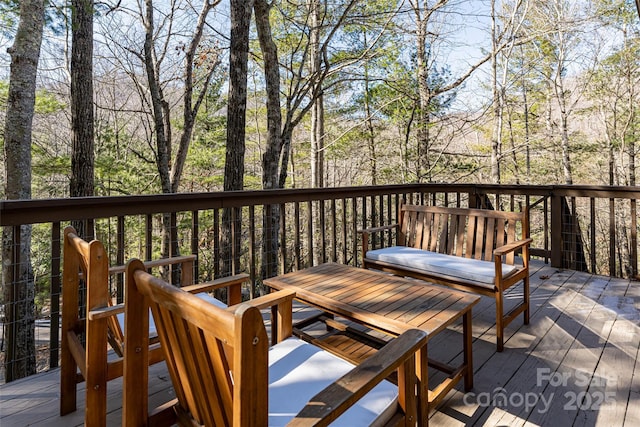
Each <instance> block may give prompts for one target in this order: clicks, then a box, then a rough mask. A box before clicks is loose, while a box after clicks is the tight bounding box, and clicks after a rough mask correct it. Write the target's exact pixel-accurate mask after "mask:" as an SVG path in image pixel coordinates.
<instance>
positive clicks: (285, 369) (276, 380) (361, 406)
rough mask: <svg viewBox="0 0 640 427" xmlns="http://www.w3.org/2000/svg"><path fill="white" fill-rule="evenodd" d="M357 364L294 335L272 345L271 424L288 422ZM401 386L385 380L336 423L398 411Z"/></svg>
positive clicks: (351, 426) (350, 424)
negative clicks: (310, 400)
mask: <svg viewBox="0 0 640 427" xmlns="http://www.w3.org/2000/svg"><path fill="white" fill-rule="evenodd" d="M353 367H354V365H352V364H351V363H349V362H347V361H345V360H342V359H340V358H339V357H337V356H335V355H333V354H331V353H329V352H327V351H324V350H322V349H320V348H318V347H316V346H314V345H312V344H309V343H307V342H305V341H302V340H300V339H298V338H295V337H292V338H288V339H286V340H284V341H283V342H281V343H278V344H276V345H275V346H273V347H271V348H270V349H269V426H284V425H286V424H287V423H288V422H289V421H291V419H292V418H293V417H294V416H295V415H296V414H297V413H298V412H300V411H301V410H302V408H303V407H304V406H305V405H306V404H307V402H308V401H309V399H311V398H312V397H313V396H315V395H316V394H317V393H319V392H320V391H322V390H323V389H324V388H326V387H327V386H328V385H329V384H331V383H332V382H334V381H335V380H337V379H338V378H340V377H341V376H342V375H344V374H346V373H347V372H349V371H350V370H351V369H353ZM397 399H398V388H397V387H396V386H395V385H393V384H392V383H390V382H388V381H386V380H384V381H382V382H381V383H380V384H378V385H377V386H376V387H375V388H374V389H373V390H371V391H370V392H369V393H368V394H367V395H366V396H365V397H363V398H362V399H360V401H358V402H357V403H356V404H355V405H354V406H352V407H351V408H349V410H347V411H346V412H345V413H344V414H342V415H341V416H340V417H339V418H338V419H337V420H335V421H334V422H333V423H332V424H331V425H332V426H345V427H355V426H369V425H372V424H373V425H377V423H376V424H374V421H376V418H378V417H379V416H380V415H381V414H382V416H381V419H378V420H377V422H378V423H383V422H385V421H387V420H388V419H389V418H390V417H391V416H392V415H393V414H394V413H395V411H396V408H397V404H398V400H397Z"/></svg>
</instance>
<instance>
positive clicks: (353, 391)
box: [288, 329, 427, 426]
mask: <svg viewBox="0 0 640 427" xmlns="http://www.w3.org/2000/svg"><path fill="white" fill-rule="evenodd" d="M426 342H427V333H426V332H424V331H422V330H419V329H410V330H408V331H406V332H404V333H403V334H402V335H400V336H399V337H397V338H395V339H394V340H392V341H391V342H389V344H387V345H385V346H384V347H383V348H382V349H381V350H380V351H378V352H377V353H375V354H374V355H373V356H371V357H369V358H368V359H367V360H365V361H364V362H362V363H361V364H360V365H358V366H356V367H355V368H353V369H352V370H351V371H349V372H347V373H346V374H345V375H344V376H342V377H341V378H339V379H338V380H336V381H335V382H334V383H332V384H330V385H329V386H328V387H326V388H325V389H324V390H322V391H321V392H320V393H318V394H316V395H315V396H314V397H313V398H311V400H310V401H309V403H307V405H306V406H305V407H304V408H303V409H302V410H301V411H300V412H299V413H298V415H296V417H295V418H294V419H293V420H291V422H290V423H289V424H288V425H290V426H302V425H315V424H316V423H317V422H319V421H322V424H323V425H324V424H328V423H330V422H331V421H333V420H335V419H336V418H338V417H339V416H340V415H341V414H342V413H344V412H345V411H346V410H348V409H349V407H350V406H351V405H353V403H354V402H356V401H357V400H359V399H360V398H362V397H363V396H364V395H365V394H367V393H368V392H369V391H371V390H372V389H373V388H374V387H375V386H376V384H378V383H380V382H381V381H382V380H384V379H385V378H386V377H388V376H389V375H390V374H391V373H392V372H393V371H395V370H396V369H398V368H400V369H406V368H408V369H409V370H411V372H404V378H406V379H407V380H408V381H410V382H411V383H412V385H411V386H410V387H415V381H416V373H415V359H416V358H415V356H414V354H415V353H416V352H417V351H418V350H419V349H420V348H422V347H423V346H424V345H425V344H426ZM403 365H404V366H403ZM398 377H399V378H401V377H403V375H399V376H398ZM400 396H402V393H400ZM407 398H408V399H411V398H414V399H415V391H414V392H413V393H411V395H409V396H407ZM415 422H416V420H413V422H411V421H410V422H409V423H411V424H413V423H415Z"/></svg>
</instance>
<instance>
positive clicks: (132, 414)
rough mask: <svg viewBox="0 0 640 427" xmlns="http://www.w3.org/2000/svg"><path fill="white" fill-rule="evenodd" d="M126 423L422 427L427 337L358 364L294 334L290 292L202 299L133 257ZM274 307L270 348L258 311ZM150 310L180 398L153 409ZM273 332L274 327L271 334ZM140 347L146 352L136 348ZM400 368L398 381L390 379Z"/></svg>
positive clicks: (420, 334)
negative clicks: (421, 366)
mask: <svg viewBox="0 0 640 427" xmlns="http://www.w3.org/2000/svg"><path fill="white" fill-rule="evenodd" d="M126 292H127V299H126V304H125V306H126V308H125V318H126V330H127V334H126V337H125V357H124V360H125V363H124V385H123V394H124V403H123V425H124V426H136V427H137V426H144V425H169V424H174V423H178V424H179V425H189V426H193V425H205V426H247V427H248V426H267V425H270V426H272V425H285V424H287V425H328V424H330V423H334V422H335V423H334V424H332V425H347V426H350V427H353V426H358V425H370V424H373V425H393V426H399V425H403V426H415V425H416V423H417V422H418V417H417V407H416V398H415V395H416V373H415V353H416V351H417V350H418V349H420V348H421V347H423V346H424V345H425V344H426V339H427V336H426V333H425V332H424V331H420V330H414V329H412V330H408V331H407V332H405V333H404V334H402V335H401V336H400V337H398V338H396V339H394V340H393V341H391V342H390V343H389V344H387V345H386V346H385V347H383V348H382V349H381V350H380V351H379V352H377V353H376V354H374V355H373V356H372V357H371V358H369V359H367V360H365V361H364V362H363V363H362V364H360V365H358V366H355V367H354V365H352V364H351V363H349V362H347V361H345V360H343V359H340V358H338V357H337V356H335V355H332V354H330V353H328V352H326V351H324V350H321V349H319V348H318V347H316V346H314V345H312V344H310V343H307V342H305V341H302V340H300V339H298V338H295V337H292V336H291V332H292V323H291V321H292V300H293V298H294V296H295V294H294V293H293V292H291V291H279V292H275V293H272V294H269V295H265V296H263V297H260V298H256V299H254V300H251V301H248V302H244V303H241V304H238V305H235V306H231V307H228V308H226V309H225V308H220V307H218V306H215V305H212V304H209V303H207V302H205V301H201V300H199V299H198V298H195V297H193V296H192V295H190V294H188V293H186V292H184V291H182V290H180V289H178V288H176V287H173V286H171V285H169V284H168V283H166V282H164V281H163V280H162V279H160V278H157V277H155V276H153V275H151V274H149V273H147V272H146V270H145V267H144V265H143V264H142V262H140V261H139V260H132V261H130V262H129V264H128V266H127V274H126ZM272 306H277V311H275V312H276V313H277V316H276V317H275V319H274V322H273V323H272V325H273V328H275V329H276V330H277V333H276V334H275V335H276V336H277V341H278V342H277V343H276V344H274V345H272V346H271V347H270V345H269V341H268V338H267V331H266V328H265V324H264V322H263V317H262V313H261V311H260V310H261V309H266V308H268V307H272ZM148 307H151V311H152V313H153V317H154V319H155V323H156V326H157V328H158V333H159V335H160V342H161V347H162V349H163V350H164V352H165V358H166V362H167V367H168V370H169V373H170V376H171V380H172V383H173V387H174V389H175V394H176V397H177V398H176V399H175V400H174V401H172V402H170V403H167V404H165V405H163V406H162V408H161V409H157V410H154V411H153V412H152V415H149V410H148V393H147V391H146V389H145V387H146V386H147V384H148V371H147V370H146V369H143V367H144V366H146V365H147V363H148V358H149V352H148V350H147V349H148V337H149V334H148V332H147V330H146V328H147V327H148V317H147V316H145V315H143V313H145V311H146V310H147V309H148ZM272 332H273V330H272ZM136 349H142V351H136ZM395 371H397V373H398V381H397V383H398V385H397V386H396V385H393V384H391V383H390V382H389V381H387V380H386V379H385V378H387V377H388V376H389V375H390V374H392V373H393V372H395Z"/></svg>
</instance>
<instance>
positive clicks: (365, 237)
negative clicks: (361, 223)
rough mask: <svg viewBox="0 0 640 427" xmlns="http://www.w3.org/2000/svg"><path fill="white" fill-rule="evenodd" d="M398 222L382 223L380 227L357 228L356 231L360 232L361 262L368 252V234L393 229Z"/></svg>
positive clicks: (397, 225)
mask: <svg viewBox="0 0 640 427" xmlns="http://www.w3.org/2000/svg"><path fill="white" fill-rule="evenodd" d="M399 226H400V225H399V224H389V225H383V226H380V227H369V228H364V229H361V230H358V233H360V234H362V262H363V263H364V259H365V257H366V255H367V252H369V234H371V233H379V232H381V231H387V230H393V229H394V228H398V227H399Z"/></svg>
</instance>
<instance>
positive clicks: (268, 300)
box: [244, 289, 296, 310]
mask: <svg viewBox="0 0 640 427" xmlns="http://www.w3.org/2000/svg"><path fill="white" fill-rule="evenodd" d="M295 297H296V292H295V291H292V290H290V289H283V290H281V291H277V292H272V293H270V294H267V295H263V296H261V297H258V298H254V299H252V300H249V301H245V302H244V304H248V305H250V306H251V307H256V308H257V309H258V310H263V309H265V308H269V307H273V306H276V305H280V304H282V303H283V302H284V303H286V302H292V301H293V299H294V298H295Z"/></svg>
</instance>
